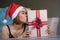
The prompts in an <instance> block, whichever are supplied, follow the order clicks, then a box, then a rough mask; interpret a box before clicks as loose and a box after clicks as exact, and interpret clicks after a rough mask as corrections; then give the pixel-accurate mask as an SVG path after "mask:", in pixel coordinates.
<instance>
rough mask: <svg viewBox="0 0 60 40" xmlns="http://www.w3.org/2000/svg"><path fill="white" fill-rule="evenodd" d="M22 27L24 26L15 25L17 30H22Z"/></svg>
mask: <svg viewBox="0 0 60 40" xmlns="http://www.w3.org/2000/svg"><path fill="white" fill-rule="evenodd" d="M22 25H23V24H18V25H17V24H14V28H15V29H16V30H20V29H22Z"/></svg>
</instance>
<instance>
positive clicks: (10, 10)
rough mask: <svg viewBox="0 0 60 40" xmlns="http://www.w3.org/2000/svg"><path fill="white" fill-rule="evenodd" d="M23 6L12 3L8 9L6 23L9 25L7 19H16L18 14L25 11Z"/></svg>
mask: <svg viewBox="0 0 60 40" xmlns="http://www.w3.org/2000/svg"><path fill="white" fill-rule="evenodd" d="M23 8H24V7H23V6H20V5H18V4H16V3H11V4H10V6H9V7H8V9H7V11H6V14H5V17H4V21H3V22H4V23H7V20H6V17H7V16H8V15H9V16H10V18H11V19H12V20H13V19H14V18H16V16H17V14H18V13H19V12H20V11H21V10H22V9H23Z"/></svg>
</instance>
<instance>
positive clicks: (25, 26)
mask: <svg viewBox="0 0 60 40" xmlns="http://www.w3.org/2000/svg"><path fill="white" fill-rule="evenodd" d="M20 23H21V21H20V20H19V16H18V15H17V16H16V18H15V19H14V20H13V25H14V24H17V25H18V24H20ZM22 28H23V32H24V31H25V30H26V28H27V24H26V23H23V25H22Z"/></svg>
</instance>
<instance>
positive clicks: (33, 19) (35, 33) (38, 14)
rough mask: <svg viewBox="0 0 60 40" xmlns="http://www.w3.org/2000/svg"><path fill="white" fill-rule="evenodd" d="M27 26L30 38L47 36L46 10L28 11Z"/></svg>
mask: <svg viewBox="0 0 60 40" xmlns="http://www.w3.org/2000/svg"><path fill="white" fill-rule="evenodd" d="M28 24H29V25H28V27H29V30H31V35H30V36H31V37H41V36H48V33H47V26H48V18H47V10H46V9H44V10H28Z"/></svg>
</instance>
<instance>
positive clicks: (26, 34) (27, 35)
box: [20, 30, 31, 38]
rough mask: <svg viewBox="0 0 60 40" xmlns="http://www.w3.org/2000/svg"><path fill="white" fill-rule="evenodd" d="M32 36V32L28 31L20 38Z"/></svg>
mask: <svg viewBox="0 0 60 40" xmlns="http://www.w3.org/2000/svg"><path fill="white" fill-rule="evenodd" d="M30 34H31V31H30V30H26V31H25V32H24V33H23V34H22V35H21V36H20V38H27V37H29V35H30Z"/></svg>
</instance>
